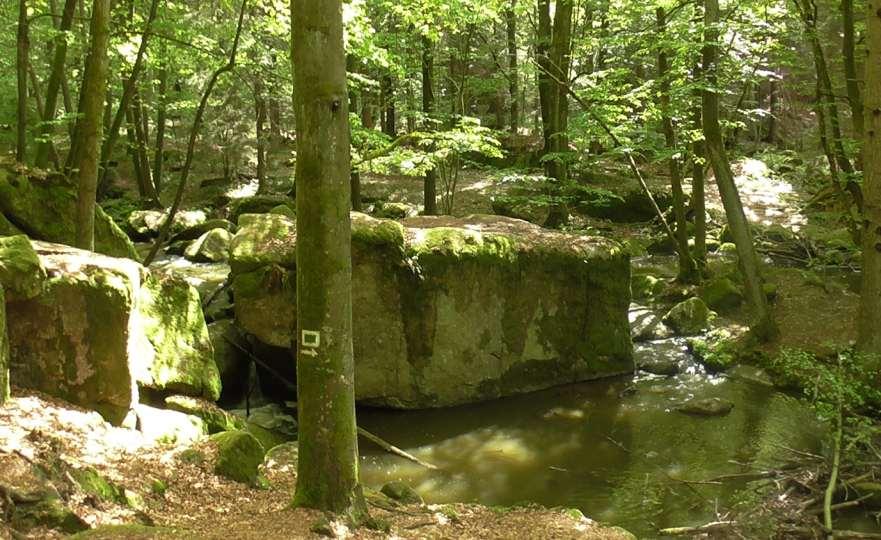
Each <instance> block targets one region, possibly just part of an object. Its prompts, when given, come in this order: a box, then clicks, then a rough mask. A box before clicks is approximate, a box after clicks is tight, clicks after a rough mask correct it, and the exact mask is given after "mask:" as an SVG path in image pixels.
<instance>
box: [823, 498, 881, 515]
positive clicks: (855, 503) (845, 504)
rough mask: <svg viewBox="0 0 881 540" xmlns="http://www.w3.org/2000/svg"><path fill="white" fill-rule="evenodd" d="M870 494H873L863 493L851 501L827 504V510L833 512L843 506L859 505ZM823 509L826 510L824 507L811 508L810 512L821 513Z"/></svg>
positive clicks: (843, 507) (841, 508)
mask: <svg viewBox="0 0 881 540" xmlns="http://www.w3.org/2000/svg"><path fill="white" fill-rule="evenodd" d="M872 496H873V495H872V494H871V493H869V494H867V495H863V496H862V497H860V498H858V499H854V500H852V501H844V502H840V503H837V504H833V505H830V506H829V510H831V511H832V512H835V511H836V510H843V509H845V508H851V507H853V506H860V505H861V504H863V501H865V500H866V499H871V498H872ZM825 510H826V509H825V508H815V509H814V510H811V512H813V513H814V514H822V513H823V512H824V511H825Z"/></svg>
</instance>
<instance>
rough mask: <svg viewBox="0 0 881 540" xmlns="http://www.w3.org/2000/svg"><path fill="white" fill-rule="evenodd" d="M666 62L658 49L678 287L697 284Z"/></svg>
mask: <svg viewBox="0 0 881 540" xmlns="http://www.w3.org/2000/svg"><path fill="white" fill-rule="evenodd" d="M655 17H656V18H657V21H658V33H659V34H660V36H659V41H660V42H661V43H663V42H664V32H666V26H667V15H666V13H665V12H664V8H661V7H659V8H657V9H656V10H655ZM669 70H670V67H669V58H668V53H667V48H666V46H665V45H661V46H660V48H659V50H658V78H659V79H660V105H661V123H662V125H663V130H664V139H665V141H666V144H667V148H668V150H669V151H670V152H671V153H672V154H673V155H672V156H671V157H670V160H669V164H668V165H669V168H670V187H671V189H672V192H673V215H674V217H675V222H676V252H677V253H678V254H679V276H678V278H677V279H678V280H679V281H681V282H682V283H694V282H696V281H698V277H699V276H698V272H697V266H696V265H695V263H694V259H692V257H691V252H690V251H689V249H688V222H687V220H686V217H685V194H684V193H683V191H682V164H681V162H680V158H679V157H678V156H679V155H680V154H679V153H678V152H677V148H676V130H675V128H674V127H673V118H672V117H671V112H670V79H669V73H668V72H669Z"/></svg>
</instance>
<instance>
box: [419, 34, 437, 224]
mask: <svg viewBox="0 0 881 540" xmlns="http://www.w3.org/2000/svg"><path fill="white" fill-rule="evenodd" d="M422 112H423V113H425V116H426V118H427V122H428V123H429V125H428V126H426V129H430V130H433V129H434V124H433V123H432V116H433V115H434V43H432V42H431V39H429V38H428V37H427V36H422ZM423 201H424V202H423V204H424V207H425V208H424V210H423V212H424V214H425V215H426V216H435V215H437V171H436V170H435V169H432V170H430V171H428V172H427V173H425V183H424V185H423Z"/></svg>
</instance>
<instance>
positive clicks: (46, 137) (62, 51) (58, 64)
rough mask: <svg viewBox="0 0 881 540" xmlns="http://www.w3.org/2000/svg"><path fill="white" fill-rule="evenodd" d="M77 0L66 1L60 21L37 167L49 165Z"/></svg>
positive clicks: (41, 125)
mask: <svg viewBox="0 0 881 540" xmlns="http://www.w3.org/2000/svg"><path fill="white" fill-rule="evenodd" d="M76 3H77V0H65V2H64V11H63V12H62V14H61V20H60V21H59V24H58V27H57V28H56V30H57V31H58V35H57V36H56V37H55V43H54V45H53V48H54V51H53V56H52V67H51V70H50V72H49V80H48V82H47V83H46V100H45V101H44V102H43V106H44V109H43V122H42V124H40V137H39V140H38V142H37V156H36V159H35V162H34V163H35V164H36V166H37V167H41V168H42V167H45V166H46V165H47V164H48V163H49V153H50V152H49V147H50V143H51V141H50V138H51V137H52V133H53V132H54V131H55V129H54V126H53V125H52V122H53V121H54V120H55V112H56V111H57V109H58V93H59V90H61V87H62V83H63V82H64V80H65V76H66V73H65V70H64V65H65V62H66V61H67V36H66V34H67V32H69V31H70V28H71V26H72V24H73V15H74V12H75V11H76Z"/></svg>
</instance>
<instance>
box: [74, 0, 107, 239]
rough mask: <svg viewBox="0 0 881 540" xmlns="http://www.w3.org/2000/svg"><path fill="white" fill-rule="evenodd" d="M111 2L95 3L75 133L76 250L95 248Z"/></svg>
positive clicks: (93, 3) (95, 0)
mask: <svg viewBox="0 0 881 540" xmlns="http://www.w3.org/2000/svg"><path fill="white" fill-rule="evenodd" d="M109 24H110V0H93V2H92V22H91V24H90V29H89V34H90V42H89V55H88V58H87V59H86V67H85V71H84V74H83V85H82V89H81V90H80V106H79V111H78V112H79V116H80V117H79V120H77V123H76V128H75V130H74V133H75V140H77V145H76V147H75V148H76V153H75V154H74V155H73V156H72V160H71V162H72V168H73V170H74V172H73V174H74V175H75V177H76V179H77V185H78V186H79V190H78V193H77V215H76V247H78V248H82V249H87V250H89V251H94V249H95V196H96V194H97V190H98V156H99V145H100V142H101V133H102V129H103V126H102V123H101V116H102V113H103V110H104V97H105V94H106V92H107V45H108V43H109V41H110V27H109Z"/></svg>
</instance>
